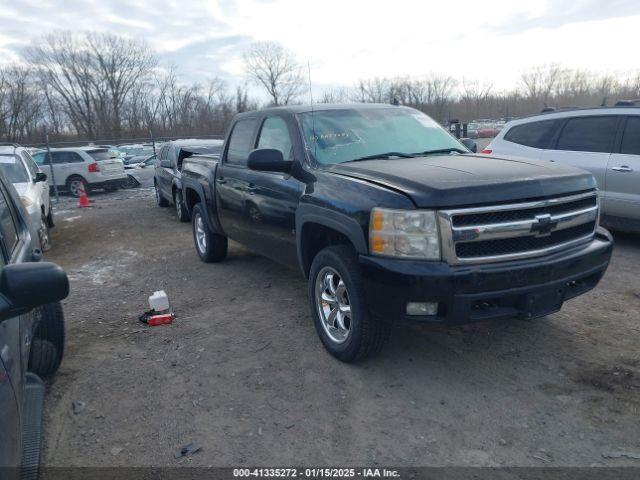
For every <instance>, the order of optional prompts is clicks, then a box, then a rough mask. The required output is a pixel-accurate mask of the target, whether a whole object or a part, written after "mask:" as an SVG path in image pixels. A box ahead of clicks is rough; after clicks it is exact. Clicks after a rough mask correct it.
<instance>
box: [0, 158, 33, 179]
mask: <svg viewBox="0 0 640 480" xmlns="http://www.w3.org/2000/svg"><path fill="white" fill-rule="evenodd" d="M0 169H2V172H3V173H4V174H5V176H6V177H7V179H8V180H9V181H10V182H11V183H27V182H28V181H29V173H28V172H27V169H26V168H25V167H24V164H23V163H22V161H21V160H20V158H19V157H18V156H17V155H0Z"/></svg>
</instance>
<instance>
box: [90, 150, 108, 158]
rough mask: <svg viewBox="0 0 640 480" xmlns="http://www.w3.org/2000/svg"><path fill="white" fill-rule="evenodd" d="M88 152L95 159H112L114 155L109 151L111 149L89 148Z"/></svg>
mask: <svg viewBox="0 0 640 480" xmlns="http://www.w3.org/2000/svg"><path fill="white" fill-rule="evenodd" d="M87 153H88V154H89V156H90V157H91V158H93V159H94V160H95V161H100V160H111V159H112V158H113V155H111V154H110V153H109V150H87Z"/></svg>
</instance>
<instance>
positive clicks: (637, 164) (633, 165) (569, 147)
mask: <svg viewBox="0 0 640 480" xmlns="http://www.w3.org/2000/svg"><path fill="white" fill-rule="evenodd" d="M483 153H490V154H492V155H511V156H519V157H524V158H534V159H540V160H548V161H550V162H557V163H564V164H567V165H573V166H575V167H580V168H583V169H585V170H588V171H590V172H591V173H592V174H593V175H594V176H595V177H596V180H597V182H598V188H599V190H600V204H601V221H602V223H603V224H605V225H607V226H609V227H611V228H613V229H619V230H629V231H636V232H640V107H638V106H635V105H633V104H632V105H629V104H626V105H624V106H618V107H601V108H588V109H574V110H562V111H558V112H549V113H545V114H541V115H535V116H532V117H527V118H523V119H519V120H514V121H512V122H509V123H508V124H507V125H505V127H504V129H503V130H502V131H501V132H500V133H499V134H498V136H497V137H496V138H495V139H493V140H492V141H491V143H490V144H489V145H487V147H486V149H485V150H483Z"/></svg>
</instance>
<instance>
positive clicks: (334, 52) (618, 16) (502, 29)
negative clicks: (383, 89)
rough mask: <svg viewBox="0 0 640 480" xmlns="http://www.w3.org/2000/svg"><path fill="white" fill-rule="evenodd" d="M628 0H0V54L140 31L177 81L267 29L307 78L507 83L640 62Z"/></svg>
mask: <svg viewBox="0 0 640 480" xmlns="http://www.w3.org/2000/svg"><path fill="white" fill-rule="evenodd" d="M638 27H640V1H638V0H527V1H522V2H521V1H515V0H483V1H478V0H454V1H427V0H385V1H379V0H322V1H310V0H217V1H216V0H179V1H160V0H156V1H144V0H85V1H82V0H0V64H4V63H9V62H12V61H19V58H20V51H21V49H22V48H24V47H25V46H27V45H29V43H30V42H37V38H38V36H39V35H42V34H44V33H46V32H49V31H51V30H55V29H74V30H76V29H86V30H100V31H109V32H113V33H117V34H122V35H126V36H132V37H142V38H144V39H145V40H146V41H147V42H148V43H149V44H150V45H151V46H152V47H153V48H154V49H155V50H156V51H157V52H158V54H159V56H160V58H161V60H162V62H163V64H164V65H168V64H170V63H174V64H176V65H177V66H178V67H179V68H180V71H181V72H182V75H183V77H184V79H185V81H190V80H191V79H197V80H199V81H203V80H206V79H207V78H209V77H214V76H219V77H222V78H224V79H226V80H228V81H229V82H231V83H232V84H233V83H236V82H242V81H243V80H244V74H243V71H242V60H241V56H242V51H243V49H244V48H246V46H247V45H248V44H250V43H251V42H253V41H259V40H273V41H278V42H280V43H282V44H283V45H284V46H285V47H287V48H289V49H291V50H293V51H294V53H295V54H296V55H297V57H298V59H299V60H300V61H301V63H304V64H305V65H306V63H307V62H309V63H310V64H311V70H312V78H313V83H314V88H321V87H326V86H338V85H351V84H353V83H354V82H355V81H357V80H359V79H362V78H368V77H373V76H396V75H413V76H421V75H426V74H428V73H430V72H438V73H447V74H451V75H454V76H455V77H457V78H460V79H462V78H463V77H466V78H477V79H481V80H485V81H489V82H491V83H493V84H494V85H495V87H496V88H498V89H502V88H505V89H506V88H510V87H513V86H514V85H515V84H516V83H517V81H518V77H519V75H520V74H521V72H522V71H524V70H526V69H527V68H529V67H531V66H532V65H538V64H544V63H550V62H559V63H561V64H564V65H566V66H568V67H576V68H585V69H590V70H594V71H597V72H612V73H616V72H620V73H622V72H626V71H629V70H634V69H640V57H638V55H637V54H636V53H635V52H636V44H637V38H638V37H637V31H638Z"/></svg>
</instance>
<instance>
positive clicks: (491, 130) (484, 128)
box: [477, 122, 497, 138]
mask: <svg viewBox="0 0 640 480" xmlns="http://www.w3.org/2000/svg"><path fill="white" fill-rule="evenodd" d="M477 132H478V138H491V137H495V136H496V133H497V130H496V127H495V124H493V123H489V122H487V123H482V124H481V125H480V127H479V128H478V130H477Z"/></svg>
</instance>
